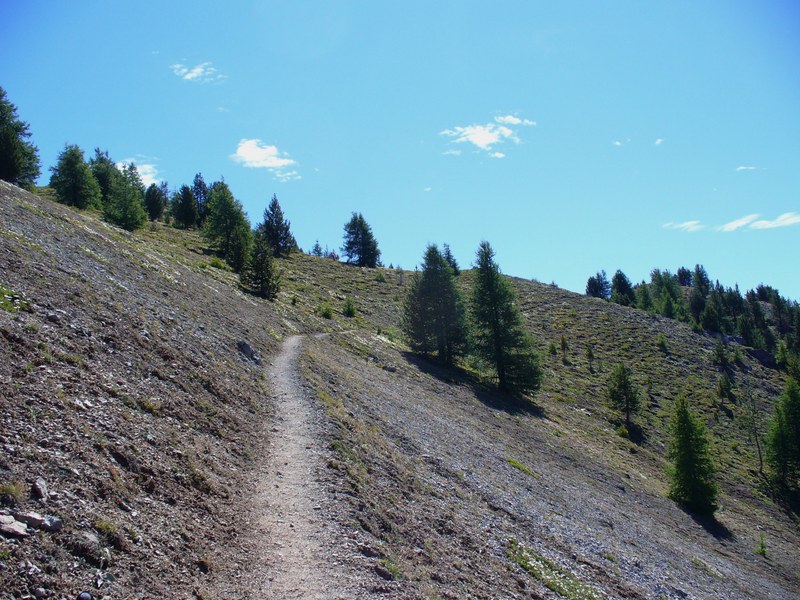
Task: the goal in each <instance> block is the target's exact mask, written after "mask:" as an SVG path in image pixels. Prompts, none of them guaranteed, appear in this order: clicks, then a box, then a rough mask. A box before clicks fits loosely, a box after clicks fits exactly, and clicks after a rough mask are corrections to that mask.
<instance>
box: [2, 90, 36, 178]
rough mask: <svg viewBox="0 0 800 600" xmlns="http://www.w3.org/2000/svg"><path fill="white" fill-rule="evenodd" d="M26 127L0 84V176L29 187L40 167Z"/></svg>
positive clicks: (26, 124)
mask: <svg viewBox="0 0 800 600" xmlns="http://www.w3.org/2000/svg"><path fill="white" fill-rule="evenodd" d="M28 127H29V126H28V123H26V122H25V121H22V120H20V118H19V117H18V116H17V107H16V106H15V105H14V104H12V103H11V102H9V101H8V98H7V97H6V91H5V90H4V89H3V88H2V87H0V179H2V180H4V181H8V182H10V183H13V184H15V185H18V186H20V187H22V188H25V189H28V190H30V189H32V188H33V185H34V183H35V182H36V179H37V178H38V177H39V173H40V167H39V149H38V148H37V147H36V146H34V145H33V144H32V143H31V142H29V141H27V140H28V138H30V137H31V132H30V130H29V128H28Z"/></svg>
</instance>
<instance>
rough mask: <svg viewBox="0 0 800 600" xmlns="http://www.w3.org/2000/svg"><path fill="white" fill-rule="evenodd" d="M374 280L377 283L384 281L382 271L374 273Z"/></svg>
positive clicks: (384, 277)
mask: <svg viewBox="0 0 800 600" xmlns="http://www.w3.org/2000/svg"><path fill="white" fill-rule="evenodd" d="M375 281H377V282H378V283H386V276H385V275H384V274H383V271H378V274H377V275H375Z"/></svg>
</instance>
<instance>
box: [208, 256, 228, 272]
mask: <svg viewBox="0 0 800 600" xmlns="http://www.w3.org/2000/svg"><path fill="white" fill-rule="evenodd" d="M208 264H209V265H210V266H212V267H214V268H215V269H221V270H223V271H227V270H228V265H227V264H225V261H223V260H222V259H221V258H220V257H219V256H214V257H212V258H211V260H210V261H209V262H208Z"/></svg>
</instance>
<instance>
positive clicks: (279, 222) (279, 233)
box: [259, 194, 297, 258]
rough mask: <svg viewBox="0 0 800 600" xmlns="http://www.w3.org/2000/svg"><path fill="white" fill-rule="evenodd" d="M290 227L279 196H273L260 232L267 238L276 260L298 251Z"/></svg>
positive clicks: (265, 212)
mask: <svg viewBox="0 0 800 600" xmlns="http://www.w3.org/2000/svg"><path fill="white" fill-rule="evenodd" d="M290 227H291V223H290V222H289V221H288V220H287V219H286V218H284V216H283V210H282V209H281V205H280V203H279V202H278V196H277V195H276V194H273V195H272V200H270V202H269V206H267V208H266V210H265V211H264V221H263V223H261V225H260V226H259V231H260V232H261V233H262V234H263V235H264V236H265V237H266V238H267V242H269V245H270V246H272V252H273V254H274V256H275V257H276V258H280V257H284V256H289V253H291V252H294V251H295V250H297V242H296V241H295V239H294V236H293V235H292V231H291V228H290Z"/></svg>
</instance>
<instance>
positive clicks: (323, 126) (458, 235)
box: [0, 0, 800, 299]
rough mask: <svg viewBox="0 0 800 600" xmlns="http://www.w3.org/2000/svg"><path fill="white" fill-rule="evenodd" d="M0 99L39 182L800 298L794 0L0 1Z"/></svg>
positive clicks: (562, 277)
mask: <svg viewBox="0 0 800 600" xmlns="http://www.w3.org/2000/svg"><path fill="white" fill-rule="evenodd" d="M2 13H3V24H2V31H3V34H2V36H0V85H1V86H3V87H4V88H5V89H6V91H7V93H8V96H9V99H10V100H11V101H12V102H14V103H15V104H16V105H17V107H18V109H19V114H20V116H21V117H22V118H23V119H24V120H26V121H28V122H29V123H30V126H31V130H32V133H33V140H34V142H35V143H36V144H37V145H38V146H39V149H40V157H41V159H42V163H43V171H44V174H43V176H42V178H41V180H40V181H41V183H46V181H47V180H48V179H49V171H48V169H49V167H50V166H51V165H52V164H53V163H54V162H55V160H56V157H57V156H58V153H59V152H60V151H61V150H62V149H63V147H64V144H65V143H75V144H78V145H79V146H81V148H83V149H84V150H85V151H86V153H87V157H88V155H90V154H91V152H92V150H93V149H94V148H95V147H97V146H99V147H101V148H104V149H107V150H108V151H109V153H110V154H111V156H112V158H114V159H115V160H117V161H129V160H133V161H134V162H136V163H137V165H139V166H140V171H141V172H142V173H143V174H144V175H146V176H147V177H148V178H152V179H156V180H161V179H165V180H167V181H168V182H169V184H170V186H171V187H173V188H177V187H178V186H179V185H181V184H183V183H190V182H191V180H192V178H193V177H194V174H195V173H197V172H202V173H203V175H204V177H205V179H206V181H207V182H211V181H213V180H216V179H218V178H220V177H224V178H225V180H226V181H227V182H228V184H229V185H230V187H231V189H232V190H233V193H234V195H235V196H236V197H237V198H238V199H239V200H241V202H242V203H243V204H244V206H245V209H246V210H247V212H248V215H249V216H250V218H251V220H253V221H254V222H255V221H258V220H260V218H261V215H262V213H263V210H264V208H265V207H266V205H267V202H268V201H269V199H270V198H271V196H272V194H273V193H276V194H277V195H278V198H279V200H280V202H281V206H282V207H283V209H284V212H285V213H286V216H287V217H288V218H289V219H290V220H291V221H292V228H293V230H294V232H295V235H296V237H297V239H298V242H299V243H300V245H301V246H302V247H303V248H306V249H308V248H310V247H311V246H312V245H313V243H314V241H315V240H316V239H319V241H320V243H321V244H322V245H323V246H325V245H328V246H329V247H331V248H336V247H338V246H340V245H341V237H342V228H343V225H344V223H345V221H346V220H347V219H348V218H349V216H350V213H351V212H352V211H360V212H362V213H363V214H364V216H365V218H366V219H367V221H368V222H369V223H370V224H371V226H372V228H373V231H374V232H375V235H376V237H377V239H378V242H379V245H380V248H381V250H382V252H383V259H384V262H385V263H386V264H389V263H393V264H395V265H397V264H400V265H402V266H403V267H405V268H413V266H414V265H415V264H417V263H418V262H419V261H420V259H421V257H422V254H423V252H424V249H425V246H426V244H427V243H429V242H437V243H442V242H448V243H449V244H450V245H451V247H452V249H453V252H454V254H455V256H456V258H457V259H458V260H459V262H460V263H461V264H462V265H464V266H466V265H468V264H469V263H471V262H472V260H473V257H474V252H475V250H476V248H477V246H478V244H479V242H480V241H481V240H482V239H486V240H488V241H489V242H490V243H491V244H492V246H493V247H494V248H495V250H496V253H497V260H498V262H499V263H500V266H501V268H502V270H503V271H504V272H505V273H508V274H511V275H516V276H520V277H526V278H536V279H539V280H541V281H544V282H548V283H549V282H551V281H555V282H556V283H557V284H559V285H560V286H562V287H565V288H567V289H571V290H575V291H578V292H583V290H584V286H585V283H586V279H587V278H588V277H589V276H590V275H592V274H594V273H595V272H596V271H598V270H600V269H605V270H606V271H607V272H608V273H609V276H610V275H611V274H612V273H613V272H614V271H615V270H616V269H618V268H621V269H622V270H623V271H624V272H625V273H626V274H627V275H628V276H629V277H630V278H631V279H632V280H634V281H641V280H642V279H643V278H647V277H648V274H649V272H650V270H651V269H652V268H654V267H659V268H662V269H670V270H671V271H673V272H674V271H675V270H677V268H678V267H679V266H688V267H692V266H694V264H695V263H701V264H703V265H705V267H706V269H707V270H708V272H709V273H710V275H711V277H712V278H713V279H719V280H720V282H721V283H723V284H725V285H733V284H734V283H738V284H739V285H740V287H742V288H743V289H747V288H751V287H754V286H756V285H757V284H759V283H760V282H764V283H767V284H770V285H773V286H775V287H777V288H778V289H779V290H780V291H781V292H782V293H783V294H784V295H786V296H789V297H791V298H794V299H800V278H799V277H798V272H799V271H798V268H797V257H798V255H800V35H798V32H800V8H798V5H797V3H793V2H789V1H784V2H781V1H774V2H758V1H751V2H744V1H737V0H726V1H704V2H661V3H656V2H625V1H613V2H532V1H530V2H522V1H520V2H491V3H489V2H466V1H459V2H437V3H432V2H416V1H407V2H402V3H396V2H395V3H390V2H383V1H371V2H367V1H362V2H322V1H319V2H231V3H222V2H205V1H199V2H158V3H156V2H149V1H147V0H139V1H137V2H93V1H89V0H83V1H79V2H66V1H54V2H41V1H35V0H29V1H25V2H11V1H9V0H5V1H4V2H3V8H2Z"/></svg>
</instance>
